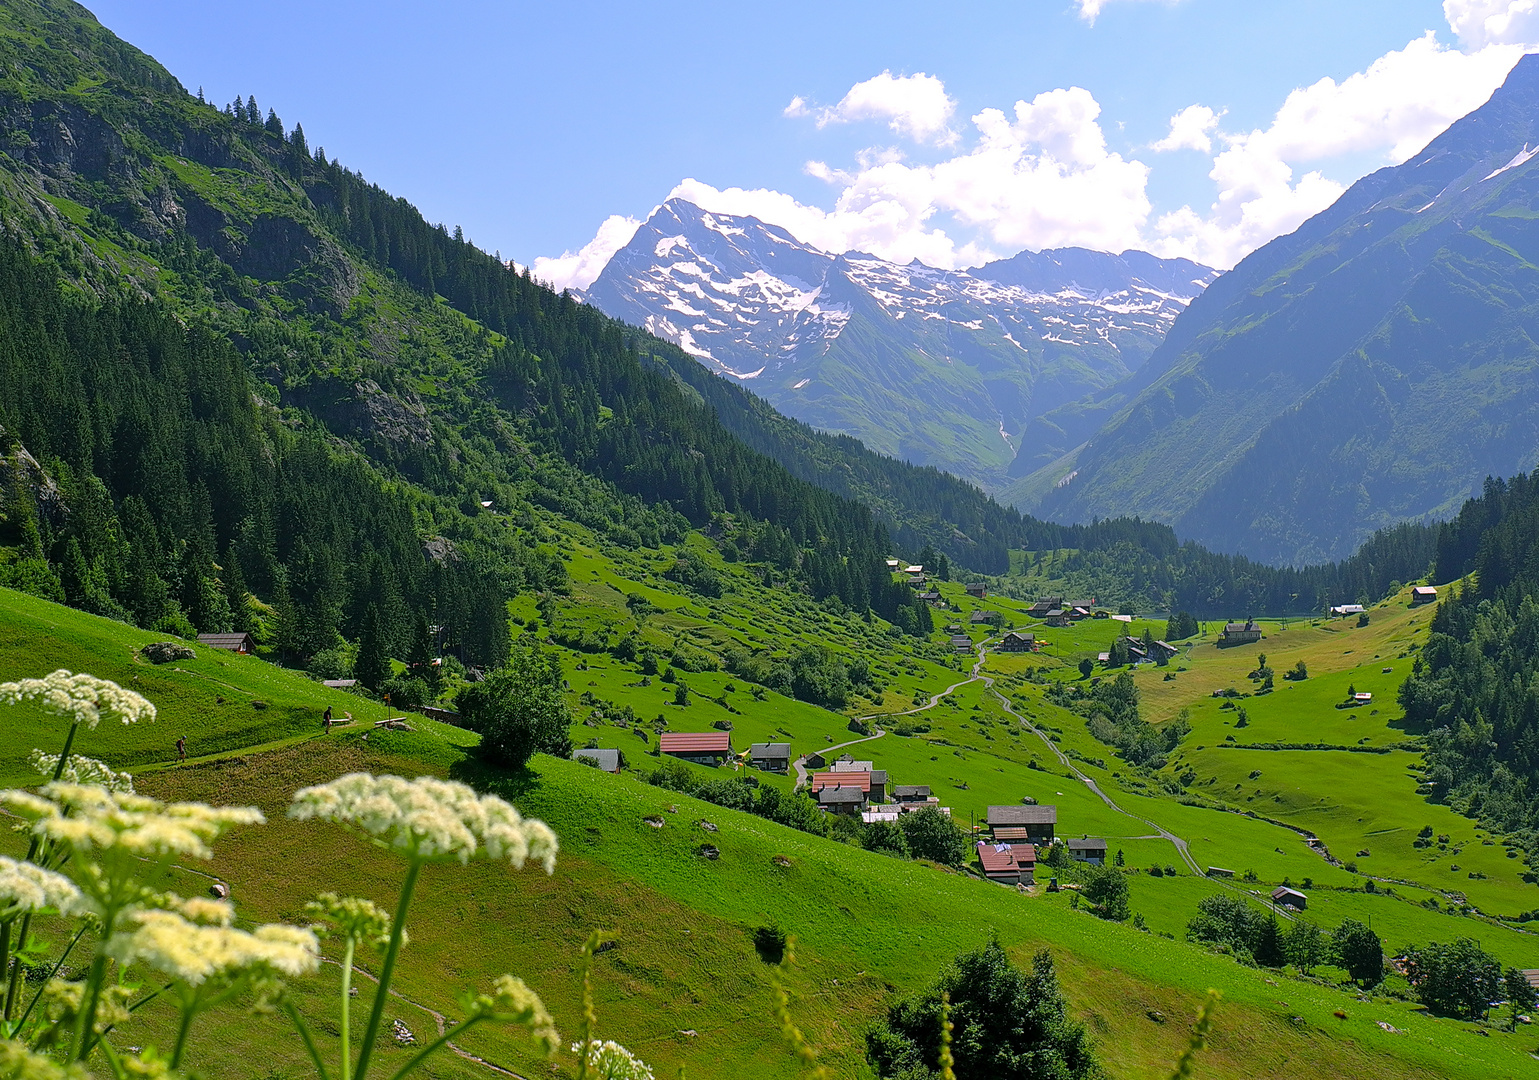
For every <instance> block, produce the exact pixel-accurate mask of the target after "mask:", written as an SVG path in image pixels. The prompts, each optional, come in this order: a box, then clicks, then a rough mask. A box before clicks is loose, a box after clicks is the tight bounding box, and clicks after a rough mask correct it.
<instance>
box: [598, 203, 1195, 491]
mask: <svg viewBox="0 0 1539 1080" xmlns="http://www.w3.org/2000/svg"><path fill="white" fill-rule="evenodd" d="M1216 276H1217V274H1216V272H1215V271H1213V270H1210V269H1208V268H1207V267H1203V266H1199V265H1197V264H1196V263H1192V262H1187V261H1185V260H1179V259H1177V260H1160V259H1155V258H1154V257H1153V256H1150V255H1146V254H1144V253H1142V252H1127V253H1124V254H1123V255H1120V256H1119V255H1110V254H1106V253H1103V252H1093V251H1085V250H1081V249H1066V250H1062V251H1044V252H1040V253H1023V254H1021V255H1018V256H1016V257H1015V258H1013V259H1007V260H1003V261H1000V262H995V263H991V264H989V265H988V266H985V267H982V268H979V269H977V270H973V271H966V272H964V271H948V270H938V269H934V268H932V267H928V266H925V265H923V264H921V263H918V262H914V263H910V264H908V265H906V266H899V265H896V264H894V263H890V262H887V261H884V260H882V259H879V258H876V257H875V256H872V255H866V254H862V253H859V252H846V253H844V254H842V255H830V254H829V253H827V252H824V251H820V250H818V249H816V248H814V247H811V246H810V245H807V244H803V243H801V242H799V241H798V240H796V239H795V238H794V237H792V236H791V235H790V234H789V233H788V232H786V231H785V230H784V229H781V228H778V227H777V226H774V225H768V224H765V223H764V222H761V221H759V220H757V219H756V218H751V217H729V216H726V215H722V214H710V213H707V212H705V211H703V210H701V209H700V208H699V207H697V206H694V205H693V204H691V203H688V202H684V201H681V200H672V201H670V202H667V203H665V204H664V205H662V206H660V207H658V209H657V210H656V211H654V212H653V214H652V215H651V217H650V218H649V219H648V220H647V222H646V223H645V224H644V225H643V226H642V227H641V228H640V229H638V230H637V232H636V235H635V237H634V238H633V239H632V240H631V242H630V243H629V244H627V245H626V246H625V247H624V248H623V249H622V250H620V251H619V252H617V253H616V254H615V256H614V258H613V259H611V260H610V262H609V264H608V266H606V267H605V269H604V271H603V273H602V274H601V275H600V276H599V278H598V280H597V281H595V282H594V283H593V285H592V287H591V288H589V289H588V290H587V292H586V294H585V296H584V299H586V300H587V301H588V302H589V303H591V304H593V305H595V306H597V307H598V308H600V309H601V310H602V311H604V312H606V313H607V314H609V315H612V316H614V317H616V318H619V319H621V320H623V321H625V322H629V323H632V324H634V325H637V326H641V327H644V328H645V329H647V330H649V331H651V332H652V333H654V334H656V335H657V336H659V337H662V338H666V339H667V340H670V341H673V342H675V343H676V344H678V345H679V346H680V347H681V348H683V349H685V350H686V351H687V352H689V353H690V354H691V355H693V356H694V357H696V358H697V359H698V360H700V362H701V363H703V364H705V365H706V366H707V367H710V368H711V369H713V370H715V371H716V372H718V373H719V374H721V375H723V376H726V377H728V378H731V379H734V380H737V381H739V382H741V383H742V384H743V385H744V386H746V387H747V388H749V389H751V390H753V391H754V392H755V393H757V394H759V395H761V396H763V397H764V398H766V399H767V400H769V401H770V402H771V403H772V404H773V405H774V406H775V407H776V408H777V409H779V410H780V411H782V412H784V413H786V414H788V415H790V416H793V417H795V418H797V419H799V420H802V421H804V422H806V423H808V424H811V425H812V426H814V427H817V428H821V429H823V430H825V431H831V432H836V433H841V434H848V435H853V436H856V437H858V438H860V439H861V440H862V441H864V442H865V443H866V444H867V445H868V446H870V447H872V448H873V449H875V450H878V451H881V452H883V453H886V454H890V455H892V456H894V457H900V458H903V459H905V460H908V461H911V462H915V463H917V464H924V465H935V466H938V467H940V468H943V469H946V470H948V471H950V472H954V473H956V474H957V475H960V476H963V477H965V478H967V479H970V480H973V481H974V482H977V483H979V484H981V485H982V486H984V487H985V488H992V487H996V486H998V485H999V484H1000V483H1002V482H1004V481H1005V480H1006V478H1007V471H1008V469H1009V467H1010V464H1011V462H1012V460H1013V459H1014V458H1015V456H1016V450H1017V447H1018V446H1019V445H1020V439H1021V434H1022V432H1023V431H1025V430H1027V429H1029V427H1030V426H1031V425H1032V424H1033V422H1034V419H1035V418H1036V417H1038V416H1039V415H1040V414H1042V413H1044V412H1047V411H1049V410H1052V409H1055V408H1058V407H1059V406H1062V405H1064V404H1066V403H1068V402H1072V401H1074V400H1076V399H1078V398H1080V397H1082V396H1083V395H1085V394H1086V393H1087V392H1091V391H1095V390H1099V389H1103V388H1105V387H1109V386H1112V385H1114V384H1116V383H1117V382H1119V381H1120V380H1121V379H1123V378H1125V377H1126V376H1127V375H1129V374H1130V373H1132V372H1134V371H1136V370H1137V369H1138V368H1139V367H1140V366H1141V365H1142V364H1143V362H1144V360H1145V359H1146V358H1147V357H1148V355H1149V354H1150V353H1151V352H1152V351H1153V349H1154V347H1155V346H1156V345H1157V344H1158V343H1159V342H1160V341H1161V340H1162V339H1163V337H1164V335H1165V333H1166V331H1167V330H1168V329H1169V328H1170V326H1171V324H1172V323H1173V322H1174V321H1175V318H1176V316H1177V315H1178V314H1179V313H1180V312H1181V311H1182V310H1183V309H1184V308H1185V307H1186V305H1187V304H1188V303H1190V301H1191V300H1192V298H1193V297H1195V296H1197V295H1198V294H1199V293H1201V292H1202V290H1203V289H1204V288H1205V287H1206V286H1207V285H1208V284H1209V283H1210V282H1211V281H1212V280H1213V279H1214V278H1215V277H1216Z"/></svg>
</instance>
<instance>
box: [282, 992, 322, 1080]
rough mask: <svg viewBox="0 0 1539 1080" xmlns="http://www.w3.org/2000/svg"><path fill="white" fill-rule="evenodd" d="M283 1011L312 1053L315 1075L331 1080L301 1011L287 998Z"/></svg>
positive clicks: (311, 1058) (284, 1001)
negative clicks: (300, 1013)
mask: <svg viewBox="0 0 1539 1080" xmlns="http://www.w3.org/2000/svg"><path fill="white" fill-rule="evenodd" d="M283 1011H284V1012H285V1013H287V1014H288V1018H289V1021H290V1022H291V1023H292V1024H293V1025H294V1030H295V1031H297V1032H299V1038H300V1041H301V1042H303V1043H304V1044H305V1049H306V1050H308V1051H309V1052H310V1060H311V1061H313V1062H315V1073H316V1076H318V1077H319V1078H320V1080H330V1078H329V1077H328V1076H327V1074H326V1063H325V1062H324V1061H322V1060H321V1052H320V1051H319V1050H317V1049H316V1047H315V1038H314V1036H312V1035H311V1034H310V1028H309V1026H308V1025H307V1024H306V1023H305V1020H304V1017H302V1016H300V1015H299V1010H298V1009H297V1008H295V1006H294V1003H293V1002H292V1001H290V1000H289V999H288V998H287V997H285V998H284V999H283Z"/></svg>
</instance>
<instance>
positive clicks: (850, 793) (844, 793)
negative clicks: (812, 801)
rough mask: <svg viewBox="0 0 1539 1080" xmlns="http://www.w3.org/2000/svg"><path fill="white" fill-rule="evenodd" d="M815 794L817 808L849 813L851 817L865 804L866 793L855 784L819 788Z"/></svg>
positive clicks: (835, 812) (831, 811)
mask: <svg viewBox="0 0 1539 1080" xmlns="http://www.w3.org/2000/svg"><path fill="white" fill-rule="evenodd" d="M817 795H818V809H820V810H827V811H828V812H829V813H832V814H849V815H850V816H852V817H853V816H854V815H856V814H858V813H860V811H861V808H862V807H864V806H865V805H866V793H865V792H864V791H862V790H860V788H859V787H857V786H855V785H850V786H848V787H826V788H821V789H819V791H818V793H817Z"/></svg>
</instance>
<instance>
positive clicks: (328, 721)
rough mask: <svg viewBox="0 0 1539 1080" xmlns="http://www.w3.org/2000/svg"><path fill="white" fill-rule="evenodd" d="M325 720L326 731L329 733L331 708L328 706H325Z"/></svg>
mask: <svg viewBox="0 0 1539 1080" xmlns="http://www.w3.org/2000/svg"><path fill="white" fill-rule="evenodd" d="M325 719H326V730H327V731H328V732H329V731H330V730H331V706H330V705H328V706H326V717H325Z"/></svg>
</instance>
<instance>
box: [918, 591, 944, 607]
mask: <svg viewBox="0 0 1539 1080" xmlns="http://www.w3.org/2000/svg"><path fill="white" fill-rule="evenodd" d="M919 599H921V600H923V601H924V602H925V603H927V604H939V603H940V602H941V594H940V593H938V592H936V591H935V590H934V589H929V590H927V591H925V592H922V593H920V594H919Z"/></svg>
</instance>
